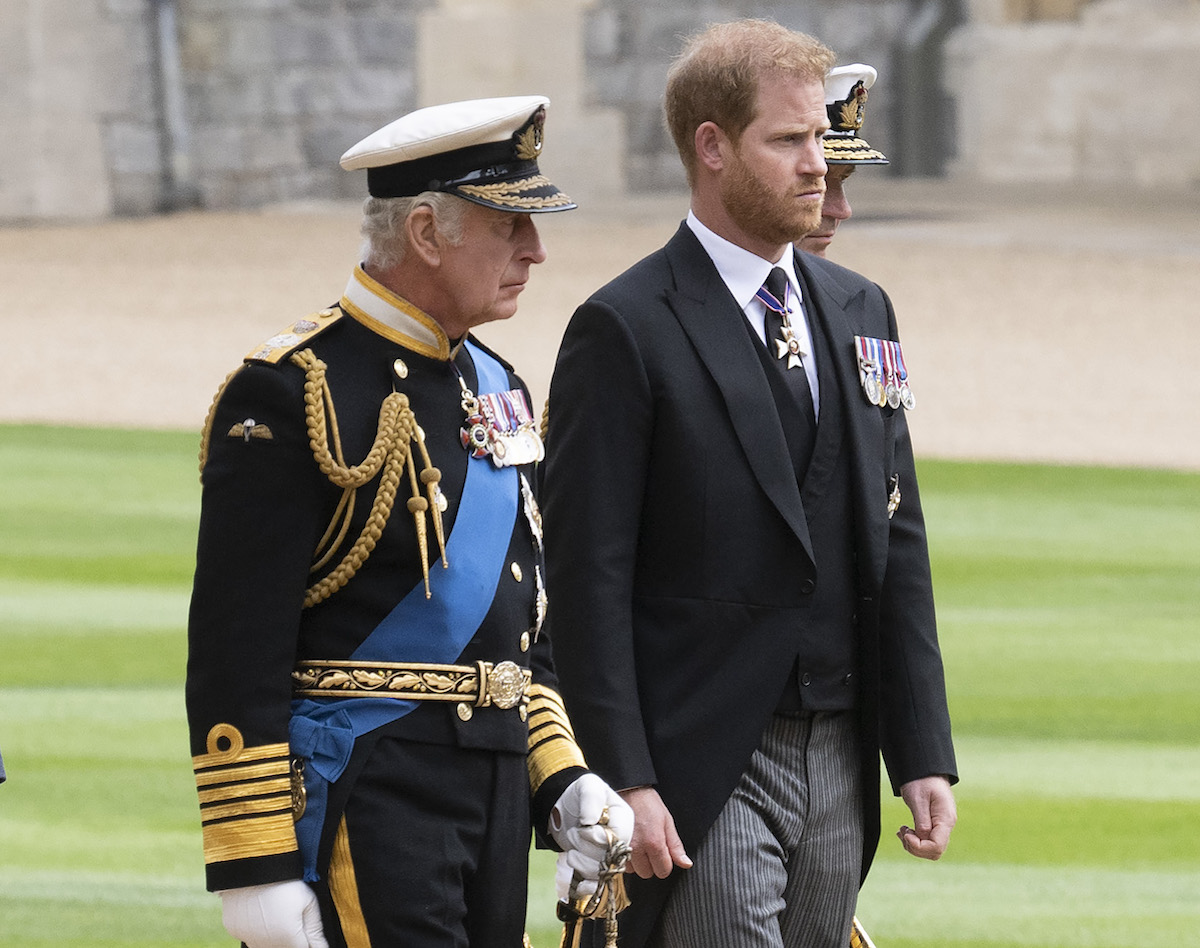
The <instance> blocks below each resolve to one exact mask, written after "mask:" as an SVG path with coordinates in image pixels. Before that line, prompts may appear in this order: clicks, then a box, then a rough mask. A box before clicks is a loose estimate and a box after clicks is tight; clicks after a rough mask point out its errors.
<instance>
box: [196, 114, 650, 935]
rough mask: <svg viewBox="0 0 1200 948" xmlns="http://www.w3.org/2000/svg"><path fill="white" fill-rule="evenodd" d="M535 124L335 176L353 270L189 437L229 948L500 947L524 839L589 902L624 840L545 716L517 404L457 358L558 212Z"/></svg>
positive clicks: (270, 342) (482, 352)
mask: <svg viewBox="0 0 1200 948" xmlns="http://www.w3.org/2000/svg"><path fill="white" fill-rule="evenodd" d="M547 101H548V100H546V99H544V98H542V97H540V96H519V97H508V98H497V99H482V100H474V101H468V102H458V103H451V104H449V105H443V106H435V107H431V108H427V109H421V110H418V111H417V112H413V113H410V114H409V115H406V116H404V117H403V118H401V119H399V120H397V121H396V122H393V123H392V124H390V125H388V126H386V127H384V128H382V129H380V130H379V131H377V132H375V133H374V134H372V135H370V136H369V137H367V138H366V139H364V140H363V141H361V142H359V143H358V144H357V145H355V146H354V147H353V148H351V149H350V150H349V151H347V152H346V154H345V155H344V156H343V158H342V166H343V167H344V168H346V169H349V170H353V169H366V171H367V175H366V178H367V185H368V189H369V192H370V195H371V197H370V198H369V199H368V200H367V202H366V204H365V206H364V219H363V227H362V229H363V234H364V236H365V245H364V255H363V262H362V264H361V265H360V266H358V267H357V268H356V269H355V270H354V272H353V273H352V274H351V276H350V279H349V282H348V283H347V285H346V289H345V291H344V293H343V294H342V296H341V298H340V299H339V300H338V301H337V303H335V304H334V305H333V306H331V307H329V308H326V309H322V310H319V311H318V312H315V313H313V314H312V315H310V316H307V317H305V318H302V319H299V320H295V321H293V322H292V323H290V324H289V325H288V326H287V328H286V329H285V330H284V331H283V332H281V333H280V334H278V335H276V336H273V337H271V338H270V339H267V340H266V341H265V342H263V343H262V344H261V345H258V346H256V347H255V348H254V349H252V350H251V352H250V354H249V355H248V356H247V357H246V359H245V361H244V363H243V364H242V365H241V366H240V367H239V368H238V369H237V370H236V371H235V372H234V373H232V374H231V376H230V377H229V378H228V379H227V380H226V383H225V384H224V385H223V387H222V388H221V390H220V392H219V393H218V395H217V398H216V400H215V402H214V404H213V407H212V409H211V411H210V413H209V417H208V420H207V423H206V426H205V432H204V439H203V445H204V446H203V450H202V456H201V471H202V481H203V485H204V492H203V505H202V511H201V518H200V533H199V542H198V550H197V566H196V576H195V586H194V591H193V596H192V606H191V614H190V619H189V658H188V676H187V709H188V718H189V723H190V730H191V743H192V753H193V755H194V757H193V761H194V768H195V775H196V784H197V787H198V790H199V795H200V811H201V820H202V824H203V835H204V858H205V862H206V866H207V884H208V887H209V888H210V889H212V890H215V891H218V892H219V893H220V894H221V898H222V902H223V918H224V922H225V926H226V928H227V930H228V931H229V932H230V934H232V935H233V936H234V937H235V938H240V939H241V940H242V941H243V942H245V944H247V945H249V946H250V948H263V946H271V948H276V946H297V948H317V946H324V945H331V946H348V948H359V946H367V945H376V946H382V945H405V946H455V948H458V946H470V948H493V946H494V948H519V946H520V945H521V944H522V940H523V935H524V920H525V904H526V877H527V861H528V850H529V843H530V829H531V826H532V827H533V828H534V829H535V830H536V831H537V832H538V834H539V836H541V837H542V838H543V841H544V843H545V844H546V845H549V846H554V847H556V848H561V849H562V850H563V851H564V853H563V856H561V857H560V859H564V860H565V864H566V865H567V867H568V869H569V870H571V871H573V873H574V874H575V875H576V876H577V879H580V880H583V885H586V883H587V882H588V881H589V880H595V879H596V878H597V876H598V874H599V872H600V868H601V861H602V860H603V859H604V858H605V855H606V853H607V851H608V848H609V847H610V845H611V844H612V843H613V842H614V841H620V840H628V839H629V836H630V834H631V831H632V816H631V813H630V811H629V808H628V807H627V806H626V805H625V804H624V803H623V802H622V801H621V800H620V798H619V797H617V796H616V795H615V794H614V793H613V792H612V791H611V790H609V789H608V787H607V786H606V785H605V784H604V783H603V782H602V781H601V780H600V779H599V778H597V777H596V776H595V775H594V774H592V773H590V772H589V771H588V770H587V769H586V766H585V763H584V759H583V757H582V755H581V754H580V751H579V748H578V746H577V745H576V743H575V740H574V737H573V734H572V730H571V725H570V722H569V721H568V719H567V716H566V713H565V711H564V709H563V704H562V700H561V699H560V697H559V694H558V689H557V684H556V680H555V676H554V672H553V668H552V664H551V658H550V643H549V641H548V638H547V635H546V632H545V630H544V628H543V622H544V618H545V611H546V595H545V589H544V569H545V567H544V563H543V552H542V532H541V517H540V513H539V511H538V506H537V501H536V499H535V496H534V492H533V487H532V481H533V476H532V470H533V466H534V464H535V463H536V462H537V461H538V460H539V459H540V457H541V455H542V446H541V441H540V438H539V436H538V433H537V431H536V427H535V424H534V418H533V416H532V413H531V411H530V407H529V400H528V393H527V392H526V389H525V386H524V384H523V383H522V382H521V380H520V379H519V378H518V377H517V376H516V375H515V374H514V373H513V370H512V368H511V367H510V366H509V365H508V364H507V363H506V362H504V361H503V360H502V359H500V358H499V357H498V356H497V355H495V354H494V353H492V352H489V351H488V350H487V348H486V347H484V346H483V345H482V344H480V343H479V342H478V341H477V340H476V339H474V337H472V336H471V330H472V329H473V328H474V327H476V326H478V325H480V324H482V323H486V322H488V321H490V320H496V319H507V318H508V317H510V316H512V315H513V314H514V313H515V312H516V309H517V299H518V297H519V295H520V293H521V291H522V289H523V288H524V286H525V283H526V281H527V280H528V279H529V275H530V269H531V267H532V266H533V265H534V264H538V263H541V262H542V261H543V260H544V259H545V257H546V252H545V249H544V247H543V246H542V243H541V240H540V238H539V235H538V231H537V228H536V226H535V224H534V218H533V214H535V213H539V212H544V211H560V210H567V209H569V208H572V207H574V205H573V204H572V203H571V201H570V199H569V198H568V197H567V196H566V195H564V194H563V193H562V192H560V191H559V190H558V189H557V188H556V187H555V186H554V185H553V184H552V183H551V182H550V181H548V180H547V179H546V178H545V176H544V175H542V174H541V172H540V171H539V169H538V165H537V158H538V155H539V153H540V151H541V149H542V143H543V132H544V122H545V115H546V105H547ZM571 871H569V872H568V875H570V874H571ZM592 887H593V889H594V888H595V882H594V881H593V882H592Z"/></svg>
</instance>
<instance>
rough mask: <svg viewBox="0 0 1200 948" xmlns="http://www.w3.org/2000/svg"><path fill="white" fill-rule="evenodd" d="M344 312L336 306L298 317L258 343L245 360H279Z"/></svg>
mask: <svg viewBox="0 0 1200 948" xmlns="http://www.w3.org/2000/svg"><path fill="white" fill-rule="evenodd" d="M344 315H345V314H344V313H343V312H342V310H341V309H340V308H338V307H336V306H335V307H332V308H331V309H321V310H317V312H315V313H313V314H312V315H311V316H305V317H304V318H303V319H298V320H296V321H295V322H294V323H292V324H291V325H290V326H288V327H287V328H286V329H284V330H282V331H281V332H277V333H276V334H275V335H273V336H272V337H271V338H270V339H267V340H265V341H264V342H261V343H259V344H258V345H257V346H255V347H254V349H253V350H252V351H251V352H249V353H248V354H247V355H246V359H245V361H246V362H270V363H272V364H273V363H276V362H279V361H280V360H281V359H282V358H283V357H284V356H286V355H287V354H288V353H290V352H293V351H294V350H296V349H298V348H299V347H300V346H301V344H303V343H306V342H308V341H309V340H310V339H312V338H313V337H314V336H316V335H318V334H320V333H322V332H324V331H325V330H326V329H328V328H329V327H330V326H332V325H333V324H334V323H336V322H337V321H338V320H339V319H341V318H342V316H344Z"/></svg>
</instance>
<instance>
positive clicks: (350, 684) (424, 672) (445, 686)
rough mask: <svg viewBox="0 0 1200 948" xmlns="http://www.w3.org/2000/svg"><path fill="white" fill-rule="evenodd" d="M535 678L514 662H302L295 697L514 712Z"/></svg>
mask: <svg viewBox="0 0 1200 948" xmlns="http://www.w3.org/2000/svg"><path fill="white" fill-rule="evenodd" d="M532 679H533V673H532V672H531V671H530V670H529V669H528V668H521V667H520V666H519V665H517V664H516V663H515V662H500V663H499V664H497V665H493V664H492V663H491V662H476V663H475V664H474V665H434V664H427V663H424V662H352V661H341V662H316V661H314V662H300V663H299V664H298V665H296V668H295V670H294V671H293V672H292V681H293V682H294V690H293V693H294V694H296V695H303V696H305V697H308V698H332V697H339V698H398V699H402V700H408V701H459V702H471V703H472V704H474V706H475V707H477V708H486V707H489V706H491V705H495V706H496V707H497V708H515V707H516V706H517V705H518V704H521V703H522V702H523V701H526V700H527V699H526V695H527V694H528V693H529V685H530V682H531V681H532Z"/></svg>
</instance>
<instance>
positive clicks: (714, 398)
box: [543, 225, 955, 948]
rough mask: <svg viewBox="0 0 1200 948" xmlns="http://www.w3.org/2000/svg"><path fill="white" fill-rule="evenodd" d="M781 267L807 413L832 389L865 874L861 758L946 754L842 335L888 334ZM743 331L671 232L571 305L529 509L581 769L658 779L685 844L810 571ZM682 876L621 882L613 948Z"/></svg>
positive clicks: (918, 536) (875, 437) (787, 662)
mask: <svg viewBox="0 0 1200 948" xmlns="http://www.w3.org/2000/svg"><path fill="white" fill-rule="evenodd" d="M797 274H798V276H799V277H800V279H801V280H802V281H803V283H804V284H805V287H806V294H807V298H806V299H805V307H806V312H807V314H808V316H809V320H810V323H811V324H812V325H813V331H814V333H816V332H818V331H820V332H824V333H825V338H826V339H828V340H829V351H830V352H831V353H832V358H829V359H826V360H825V362H826V363H831V364H825V365H822V364H820V362H819V364H818V371H820V372H822V373H834V376H833V377H831V378H830V381H831V382H833V383H834V384H833V385H832V386H831V387H830V388H827V387H826V386H825V385H824V384H822V390H821V391H822V404H824V402H825V400H826V399H828V398H830V397H840V399H841V402H840V404H839V406H838V407H839V408H840V409H841V415H842V418H843V423H844V438H845V441H844V444H845V446H846V447H845V449H844V450H848V451H849V459H848V469H849V483H848V485H846V489H848V490H849V492H850V498H849V503H850V505H851V509H852V511H853V523H852V524H847V526H846V529H848V530H852V531H853V534H852V546H853V557H852V562H853V563H854V564H855V565H854V573H855V575H854V576H853V577H852V579H851V584H852V588H851V592H850V595H852V596H853V597H854V609H853V612H854V615H853V618H852V624H853V630H854V632H853V634H856V635H857V639H858V641H857V643H856V654H857V662H858V666H859V668H858V674H859V678H860V684H859V687H858V689H857V707H858V710H859V714H860V717H861V728H860V734H861V756H862V768H863V769H862V773H863V789H864V801H863V805H864V809H863V819H864V828H865V840H864V846H865V851H864V854H863V872H864V874H865V872H866V870H867V868H868V867H869V865H870V861H871V857H872V855H873V853H874V850H875V846H876V843H877V841H878V835H879V798H878V787H879V754H880V751H881V750H882V753H883V757H884V759H885V762H886V764H887V769H888V773H889V776H890V777H891V780H892V783H893V785H894V786H895V787H896V788H898V787H899V786H900V785H901V784H903V783H905V782H907V781H909V780H913V779H916V778H920V777H925V776H930V775H933V774H946V775H949V776H951V778H952V779H955V778H954V773H955V762H954V753H953V748H952V744H951V738H950V722H949V715H948V712H947V705H946V696H945V687H944V682H943V672H942V662H941V656H940V652H939V648H938V642H937V634H936V630H935V622H934V608H933V597H932V589H931V583H930V574H929V559H928V552H927V547H926V540H925V528H924V522H923V517H922V513H921V505H920V500H919V497H918V491H917V481H916V476H915V471H914V465H913V456H912V450H911V446H910V442H909V434H908V425H907V422H906V419H905V415H904V411H903V410H902V409H900V410H896V409H892V408H890V407H884V408H880V407H878V406H877V405H873V404H870V403H868V401H867V399H866V398H865V397H864V394H863V388H862V386H861V384H860V380H859V377H858V369H857V362H856V358H855V349H854V336H855V335H863V336H870V337H874V338H878V339H891V340H894V339H898V338H899V337H898V335H897V330H896V324H895V319H894V316H893V313H892V308H891V304H890V302H889V301H888V299H887V296H886V295H885V294H884V292H883V291H882V290H881V289H880V288H879V287H878V286H876V285H875V284H874V283H871V282H869V281H868V280H865V279H864V278H862V277H861V276H859V275H857V274H855V273H852V272H851V271H849V270H846V269H844V268H842V267H839V266H837V265H836V264H833V263H831V262H827V261H825V260H823V259H821V258H817V257H814V256H812V255H809V254H798V255H797ZM744 324H745V317H744V316H743V314H742V312H741V310H740V309H739V307H738V305H737V303H736V302H735V301H734V299H733V297H732V296H731V294H730V293H729V291H728V289H727V287H726V286H725V284H724V282H723V281H722V279H721V277H720V275H719V273H718V272H717V269H716V267H715V266H714V265H713V263H712V261H711V259H710V258H709V257H708V255H707V253H706V252H705V251H704V249H703V247H702V246H701V245H700V242H699V241H698V240H697V238H696V237H695V235H694V234H692V232H691V231H690V229H688V227H687V226H686V225H683V226H681V228H680V229H679V231H678V232H677V234H676V235H675V236H674V237H673V238H672V239H671V241H670V242H668V244H667V245H666V246H665V247H664V248H663V249H661V250H659V251H657V252H655V253H653V254H651V255H650V256H649V257H647V258H646V259H644V260H642V261H641V262H640V263H638V264H636V265H635V266H634V267H632V268H631V269H630V270H628V271H626V272H625V273H624V274H623V275H621V276H620V277H618V278H617V279H616V280H614V281H613V282H611V283H609V284H608V285H607V286H605V287H603V288H602V289H600V290H598V291H597V292H596V293H595V294H593V296H592V297H591V298H590V299H588V300H587V301H586V302H584V303H583V304H582V305H581V306H580V307H579V309H578V310H577V311H576V313H575V315H574V317H573V318H572V320H571V322H570V325H569V326H568V328H567V331H566V334H565V337H564V340H563V344H562V348H561V350H560V353H559V358H558V363H557V365H556V368H555V372H554V377H553V381H552V384H551V391H550V402H549V431H548V436H547V441H546V451H547V459H546V462H545V470H544V490H543V504H544V508H545V517H546V550H547V556H548V564H549V582H548V585H549V593H550V596H551V597H552V598H553V600H554V602H555V611H554V613H553V616H552V620H551V622H552V625H553V637H554V649H555V661H556V665H557V669H558V673H559V676H560V678H561V681H562V686H563V695H564V697H565V699H566V702H567V708H568V711H569V713H570V714H571V715H572V720H573V721H574V722H575V725H576V728H575V729H576V734H577V735H578V738H579V742H580V746H581V747H582V748H583V750H584V753H585V754H587V757H588V761H589V763H590V764H591V766H592V768H593V769H594V770H595V771H596V772H597V773H598V774H600V776H601V777H603V778H604V779H605V780H606V781H607V782H608V783H609V785H610V786H612V787H614V788H617V789H624V788H632V787H638V786H644V785H652V786H655V787H657V789H658V791H659V793H660V795H661V796H662V799H663V801H664V802H665V804H666V806H667V807H668V808H669V810H670V811H671V813H672V815H673V816H674V818H675V821H676V825H677V828H678V831H679V834H680V837H681V839H682V841H683V843H684V845H685V847H686V848H687V849H688V851H690V852H694V851H695V849H696V847H697V846H698V844H699V843H700V841H701V840H702V839H703V837H704V835H705V833H706V832H707V830H708V828H709V827H710V826H711V824H712V822H713V820H714V819H715V818H716V816H717V814H718V813H719V812H720V810H721V808H722V806H723V805H724V803H725V801H726V799H727V798H728V796H729V794H730V792H731V791H732V790H733V788H734V786H735V785H736V783H737V781H738V779H739V777H740V775H741V774H742V772H743V771H744V769H745V767H746V765H747V763H748V762H749V759H750V757H751V754H752V753H753V751H754V749H755V747H756V746H757V745H758V742H759V738H760V736H761V735H762V733H763V730H764V727H765V725H766V722H767V720H768V718H769V716H770V715H771V714H772V713H773V711H774V710H775V708H776V706H777V702H779V700H780V696H781V694H782V693H783V689H784V687H785V680H786V679H787V676H788V675H789V672H791V671H792V670H793V669H794V668H795V667H796V662H797V659H798V658H801V659H803V656H802V655H801V643H802V641H803V639H802V636H801V635H800V634H799V631H800V630H802V629H803V628H804V624H805V616H806V610H807V602H808V600H809V599H810V598H811V596H812V593H813V591H814V589H816V584H818V583H820V582H821V579H822V577H821V572H820V569H819V568H818V565H817V564H816V563H815V562H814V559H813V552H812V545H811V539H810V536H809V529H808V522H807V520H806V516H805V509H804V503H803V502H802V494H801V490H800V488H799V486H798V484H797V475H796V471H795V468H794V467H793V462H792V458H791V457H790V455H789V453H788V445H787V443H786V439H785V436H784V431H783V428H782V427H781V424H780V415H779V412H778V410H777V408H776V403H775V401H774V398H773V396H772V393H771V390H770V387H769V384H768V381H767V376H766V375H765V373H764V371H763V366H762V364H761V362H760V359H759V358H758V356H757V355H756V351H755V344H756V343H755V341H754V340H753V339H752V338H751V335H750V333H748V332H747V331H746V329H745V325H744ZM919 386H920V381H919V379H917V380H914V382H913V387H914V388H916V389H917V390H918V391H919ZM834 391H836V392H837V393H838V395H837V396H833V395H832V392H834ZM818 430H819V429H818ZM895 498H899V505H898V506H897V507H896V508H895V509H894V511H891V512H890V511H889V500H890V499H895ZM679 874H680V870H675V871H674V872H673V873H672V874H671V876H670V877H668V879H666V880H657V879H652V880H642V879H637V878H634V879H631V880H630V881H629V895H630V898H631V899H632V905H631V907H630V908H629V909H628V910H627V911H626V912H625V913H624V914H623V915H622V923H621V932H622V935H621V944H622V945H625V946H628V948H638V946H639V945H641V944H643V943H644V941H645V939H646V938H647V937H648V935H649V933H650V930H651V928H652V926H653V924H654V922H655V920H656V917H657V913H658V911H659V908H660V906H661V905H662V902H663V900H664V899H665V898H666V895H667V892H668V890H669V888H670V885H671V884H672V883H673V881H674V880H675V879H677V878H678V876H679Z"/></svg>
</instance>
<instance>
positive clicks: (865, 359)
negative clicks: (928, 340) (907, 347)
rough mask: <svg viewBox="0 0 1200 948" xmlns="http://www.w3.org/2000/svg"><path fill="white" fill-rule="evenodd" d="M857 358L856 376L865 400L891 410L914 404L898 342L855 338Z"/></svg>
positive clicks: (906, 369) (909, 407) (861, 337)
mask: <svg viewBox="0 0 1200 948" xmlns="http://www.w3.org/2000/svg"><path fill="white" fill-rule="evenodd" d="M854 349H855V354H856V355H857V357H858V378H859V381H861V382H862V387H863V394H864V395H866V397H867V401H869V402H870V403H871V404H872V405H878V406H879V407H880V408H883V407H885V406H888V407H890V408H892V409H893V410H895V409H897V408H900V407H901V406H903V407H904V408H905V409H907V410H908V411H912V409H913V407H914V406H915V405H916V404H917V400H916V398H915V397H914V396H913V393H912V389H911V388H910V387H909V384H908V367H907V366H906V365H905V364H904V351H903V350H902V349H901V348H900V343H899V342H896V341H894V340H891V339H873V338H872V337H870V336H855V337H854Z"/></svg>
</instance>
